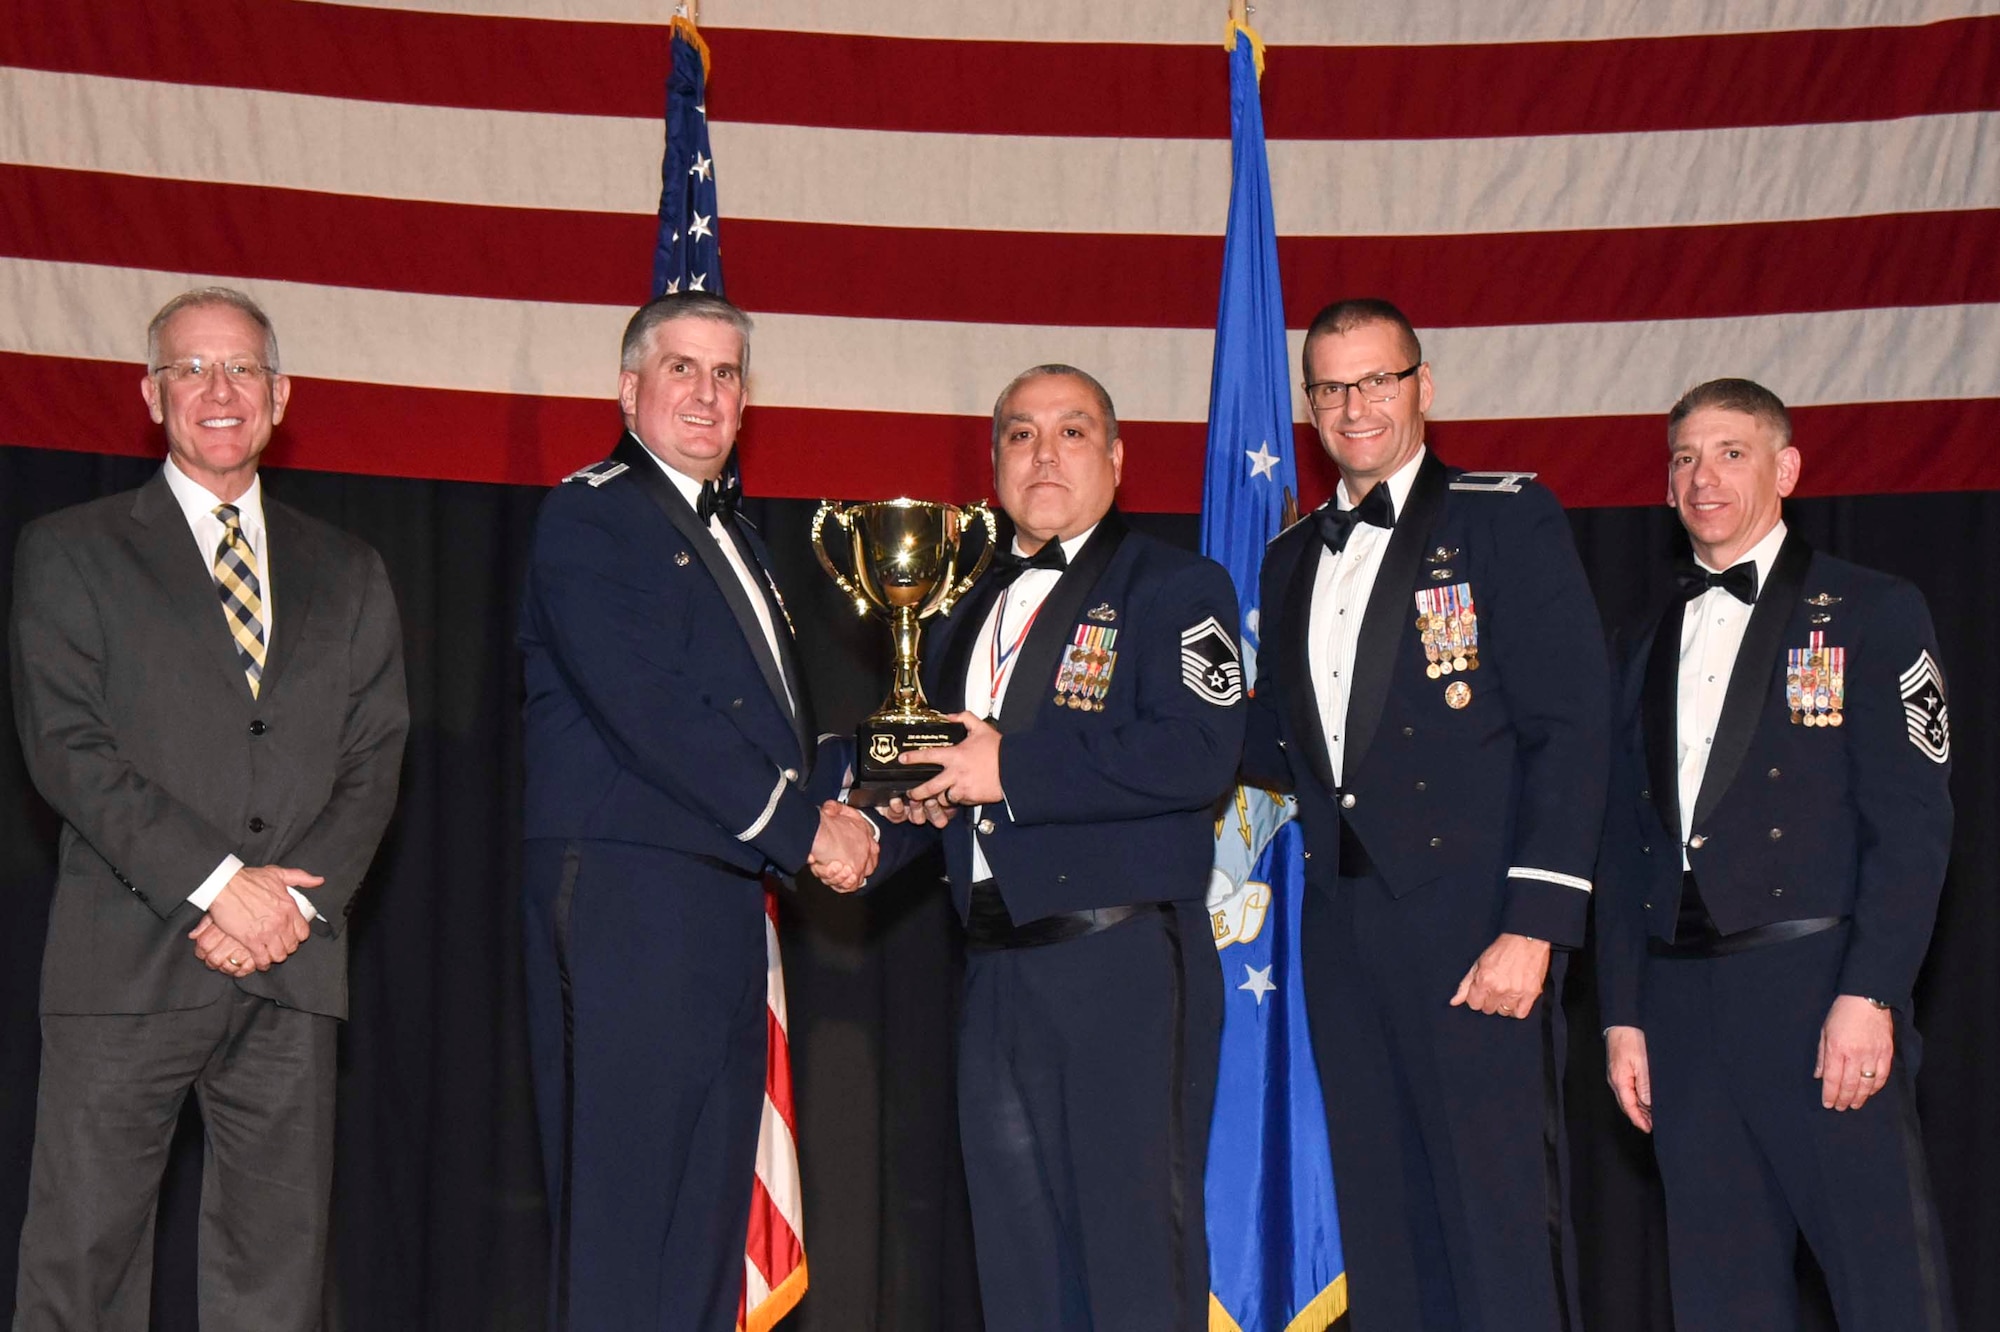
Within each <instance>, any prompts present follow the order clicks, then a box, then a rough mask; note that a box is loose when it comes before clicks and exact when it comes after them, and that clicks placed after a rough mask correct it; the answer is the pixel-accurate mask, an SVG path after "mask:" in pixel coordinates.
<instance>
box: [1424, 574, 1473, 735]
mask: <svg viewBox="0 0 2000 1332" xmlns="http://www.w3.org/2000/svg"><path fill="white" fill-rule="evenodd" d="M1417 636H1418V638H1420V639H1422V640H1423V645H1424V674H1425V675H1428V676H1429V677H1430V678H1431V679H1433V680H1435V679H1437V678H1438V677H1440V676H1445V675H1450V674H1451V673H1452V672H1454V671H1476V670H1478V669H1479V615H1478V612H1477V610H1476V609H1475V608H1474V606H1473V603H1472V584H1470V583H1453V584H1452V585H1451V586H1450V587H1426V588H1422V589H1420V590H1419V591H1418V592H1417ZM1468 692H1469V691H1468ZM1460 706H1463V705H1462V704H1461V705H1460Z"/></svg>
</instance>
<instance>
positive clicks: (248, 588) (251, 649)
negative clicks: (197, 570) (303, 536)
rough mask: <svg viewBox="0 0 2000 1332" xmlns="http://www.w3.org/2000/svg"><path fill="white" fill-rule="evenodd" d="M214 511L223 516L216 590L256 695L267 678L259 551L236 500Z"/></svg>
mask: <svg viewBox="0 0 2000 1332" xmlns="http://www.w3.org/2000/svg"><path fill="white" fill-rule="evenodd" d="M214 513H215V516H216V517H217V518H219V519H221V520H222V544H221V545H219V546H217V547H216V548H215V592H216V595H217V596H219V597H221V598H222V613H223V615H224V616H225V617H226V618H227V619H228V621H229V632H230V633H231V634H232V635H233V636H234V637H235V639H236V655H237V656H239V657H241V658H242V659H243V675H244V677H245V678H246V679H248V680H249V682H250V697H252V698H255V697H257V688H258V686H259V685H260V684H261V683H262V682H263V679H264V585H263V584H262V583H260V582H258V581H257V553H256V552H255V551H253V550H251V549H250V542H249V539H248V538H246V537H245V536H244V535H243V518H242V515H241V514H239V513H238V512H237V509H236V506H235V505H234V504H218V505H216V506H215V509H214Z"/></svg>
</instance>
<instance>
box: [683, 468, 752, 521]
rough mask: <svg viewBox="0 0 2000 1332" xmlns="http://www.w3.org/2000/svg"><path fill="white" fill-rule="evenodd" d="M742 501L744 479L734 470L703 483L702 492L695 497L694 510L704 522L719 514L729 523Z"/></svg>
mask: <svg viewBox="0 0 2000 1332" xmlns="http://www.w3.org/2000/svg"><path fill="white" fill-rule="evenodd" d="M742 502H743V480H742V478H741V477H739V476H737V475H736V473H735V472H733V471H732V472H728V473H726V474H725V475H724V476H723V477H722V479H721V480H719V481H715V480H710V481H704V482H702V483H701V494H699V495H697V496H696V497H695V501H694V511H695V515H696V516H697V517H699V518H700V519H701V520H702V521H703V522H704V523H705V522H707V521H708V520H709V519H711V518H714V517H717V516H718V515H719V516H720V517H721V518H722V521H723V522H724V523H725V524H727V523H728V522H729V521H730V520H731V519H733V518H734V517H736V506H737V505H739V504H741V503H742Z"/></svg>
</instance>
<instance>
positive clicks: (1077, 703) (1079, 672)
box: [1056, 624, 1118, 712]
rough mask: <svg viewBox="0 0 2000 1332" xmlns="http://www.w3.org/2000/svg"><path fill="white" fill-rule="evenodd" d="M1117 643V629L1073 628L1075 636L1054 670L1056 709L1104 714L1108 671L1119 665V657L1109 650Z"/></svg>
mask: <svg viewBox="0 0 2000 1332" xmlns="http://www.w3.org/2000/svg"><path fill="white" fill-rule="evenodd" d="M1117 641H1118V631H1117V630H1116V629H1099V628H1096V627H1094V626H1092V625H1088V624H1080V625H1078V626H1077V627H1076V636H1075V637H1074V638H1072V639H1071V640H1070V645H1069V647H1068V648H1067V649H1066V650H1065V651H1064V652H1063V657H1062V665H1061V666H1059V667H1058V668H1057V669H1056V706H1057V707H1062V708H1076V709H1079V710H1080V711H1083V712H1102V711H1104V696H1105V695H1106V694H1108V693H1110V692H1111V668H1112V667H1113V666H1116V665H1117V664H1118V654H1117V652H1115V651H1113V650H1112V645H1113V644H1115V643H1117Z"/></svg>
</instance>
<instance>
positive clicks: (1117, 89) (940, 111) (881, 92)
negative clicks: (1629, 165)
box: [0, 0, 2000, 139]
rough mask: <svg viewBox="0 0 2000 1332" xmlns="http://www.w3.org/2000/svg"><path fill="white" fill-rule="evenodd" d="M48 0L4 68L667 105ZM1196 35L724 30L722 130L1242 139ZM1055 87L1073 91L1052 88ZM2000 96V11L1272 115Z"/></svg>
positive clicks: (208, 22)
mask: <svg viewBox="0 0 2000 1332" xmlns="http://www.w3.org/2000/svg"><path fill="white" fill-rule="evenodd" d="M30 7H31V8H33V7H35V6H33V5H31V6H30ZM40 7H41V8H44V9H47V10H48V11H50V12H48V13H46V14H43V15H41V16H40V17H39V18H36V17H30V16H28V15H22V16H19V17H17V19H16V20H15V21H14V22H12V23H8V24H6V25H4V26H0V64H11V65H22V66H27V67H29V68H35V69H52V70H70V71H75V72H78V73H90V74H102V75H110V76H114V77H120V78H134V79H162V80H167V81H170V82H177V83H191V84H223V85H227V86H231V87H247V88H261V89H267V90H271V91H278V92H294V93H308V94H314V95H318V96H325V97H348V98H358V99H362V100H367V101H393V102H412V103H422V104H427V105H435V106H461V107H485V108H491V109H494V110H509V111H546V112H562V113H571V114H585V115H615V116H657V115H659V114H660V111H661V107H662V104H663V97H664V92H663V87H662V82H661V71H662V70H664V69H665V67H666V29H665V28H663V27H656V26H648V25H637V24H619V23H583V22H560V21H557V22H551V21H546V20H539V19H521V18H507V17H487V16H483V15H467V14H433V13H419V12H411V11H400V10H389V9H375V8H369V7H346V8H343V7H338V6H332V5H305V4H288V5H272V4H262V3H257V2H256V0H96V3H93V4H90V5H87V6H78V5H69V4H63V5H51V4H44V5H42V6H40ZM1177 35H1179V36H1182V37H1185V38H1188V39H1190V40H1191V41H1192V42H1193V43H1194V44H1190V45H1184V46H1157V45H1139V44H1110V43H1085V42H993V41H955V40H924V39H911V38H887V37H858V36H847V35H841V34H826V33H799V32H779V31H763V30H750V29H730V28H711V29H706V30H704V36H705V37H706V38H707V40H708V42H709V45H710V47H711V48H712V49H713V50H714V52H715V56H716V70H717V78H716V82H715V83H714V84H713V85H712V88H711V97H712V101H711V105H712V107H713V109H714V112H715V115H716V118H717V119H719V120H744V121H759V122H770V123H782V124H799V125H822V126H832V127H843V128H858V129H897V130H916V131H922V132H931V133H963V134H1047V135H1087V136H1100V137H1163V138H1225V137H1227V136H1228V133H1229V101H1228V83H1227V80H1226V79H1224V78H1223V77H1222V76H1221V71H1222V70H1223V69H1224V68H1225V66H1224V64H1223V53H1222V50H1221V40H1220V39H1221V24H1220V22H1219V21H1218V22H1217V23H1216V24H1215V27H1214V30H1213V32H1210V31H1206V30H1204V31H1201V32H1188V33H1182V34H1177ZM1211 37H1213V38H1214V40H1213V41H1210V40H1209V39H1210V38H1211ZM438 52H449V53H450V58H449V59H443V60H440V59H438V58H437V53H438ZM730 71H743V72H741V73H735V74H732V73H730ZM1050 88H1060V89H1062V96H1060V97H1049V96H1042V95H1039V94H1040V92H1041V91H1042V90H1045V89H1050ZM1466 88H1478V89H1479V90H1480V95H1479V96H1478V97H1476V98H1472V97H1466V96H1464V95H1463V93H1464V90H1465V89H1466ZM1162 89H1172V90H1173V95H1172V96H1170V97H1163V96H1162V95H1161V90H1162ZM1024 90H1029V91H1024ZM1994 109H2000V17H1994V16H1974V17H1968V18H1962V19H1952V20H1946V21H1941V22H1937V23H1931V24H1925V25H1922V26H1917V27H1882V28H1843V29H1830V30H1805V31H1793V32H1770V33H1726V34H1716V35H1712V36H1711V35H1701V36H1688V37H1665V38H1629V39H1622V40H1611V41H1587V42H1522V43H1489V44H1483V45H1479V44H1465V45H1428V46H1426V45H1410V46H1365V47H1334V46H1296V47H1285V46H1276V47H1273V48H1272V49H1271V52H1270V60H1269V66H1268V73H1267V74H1266V76H1265V80H1264V119H1265V127H1266V130H1267V132H1268V133H1269V134H1270V135H1271V137H1273V138H1279V139H1285V138H1296V139H1335V138H1338V139H1423V138H1461V137H1486V136H1491V135H1514V134H1598V133H1606V132H1614V131H1650V130H1684V129H1707V128H1715V127H1720V126H1733V125H1799V124H1809V123H1814V122H1827V121H1853V120H1882V119H1892V118H1895V117H1901V116H1913V115H1935V114H1943V113H1950V112H1960V111H1984V110H1994Z"/></svg>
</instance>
